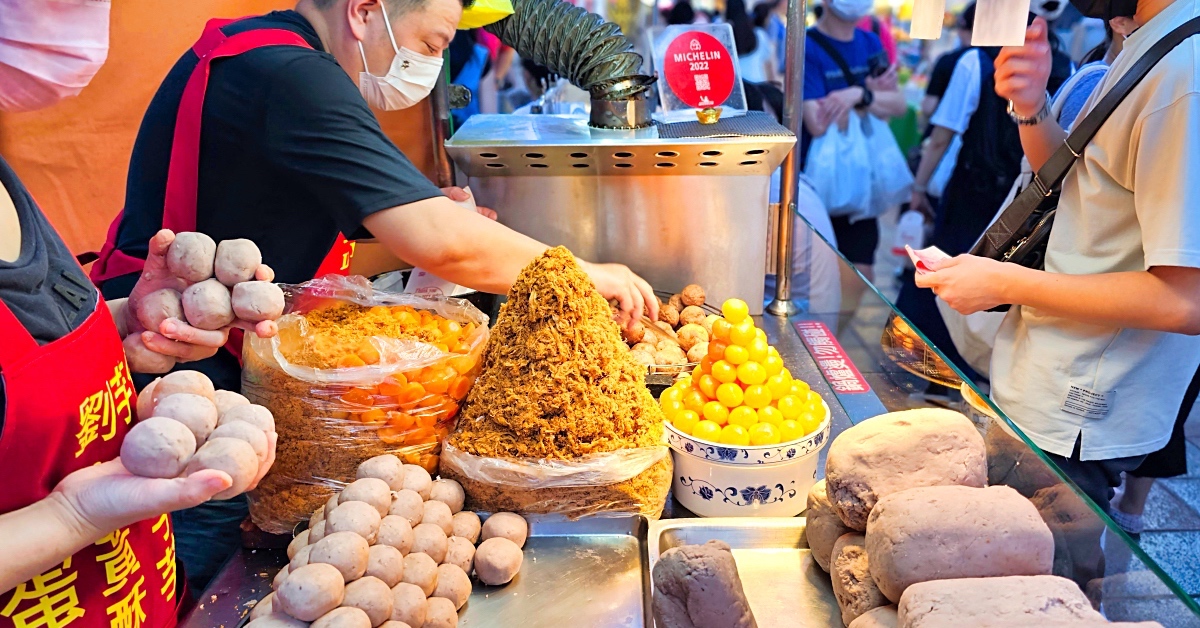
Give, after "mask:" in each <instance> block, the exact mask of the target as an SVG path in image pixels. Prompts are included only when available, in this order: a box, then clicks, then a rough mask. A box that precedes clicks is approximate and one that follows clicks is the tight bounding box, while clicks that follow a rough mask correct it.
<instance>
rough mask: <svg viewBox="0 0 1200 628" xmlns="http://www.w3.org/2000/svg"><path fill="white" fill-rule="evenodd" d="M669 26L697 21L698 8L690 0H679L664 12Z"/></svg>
mask: <svg viewBox="0 0 1200 628" xmlns="http://www.w3.org/2000/svg"><path fill="white" fill-rule="evenodd" d="M663 18H664V19H665V20H666V22H667V25H668V26H673V25H675V24H692V23H694V22H695V21H696V10H695V9H693V8H692V3H691V2H688V0H678V1H677V2H676V3H675V4H674V5H673V6H672V7H671V8H670V10H668V11H665V12H664V13H663Z"/></svg>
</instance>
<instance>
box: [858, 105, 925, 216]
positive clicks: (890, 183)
mask: <svg viewBox="0 0 1200 628" xmlns="http://www.w3.org/2000/svg"><path fill="white" fill-rule="evenodd" d="M862 127H863V137H864V138H865V139H866V146H867V151H868V153H869V155H870V165H871V204H870V205H869V206H868V207H867V210H868V211H867V212H866V213H865V214H863V215H861V216H857V215H856V216H853V218H855V219H858V218H874V217H876V216H879V215H881V214H883V213H884V212H886V211H887V210H888V208H890V207H893V206H895V205H899V204H901V203H907V202H908V201H909V199H910V198H911V197H912V184H913V176H912V172H910V171H909V169H908V162H907V161H906V160H905V159H904V153H903V152H901V150H900V145H899V144H898V143H896V136H895V135H893V134H892V129H891V127H889V126H888V125H887V123H886V122H884V121H883V120H880V119H879V118H877V117H875V116H874V115H871V114H869V113H868V114H865V115H864V116H863V118H862Z"/></svg>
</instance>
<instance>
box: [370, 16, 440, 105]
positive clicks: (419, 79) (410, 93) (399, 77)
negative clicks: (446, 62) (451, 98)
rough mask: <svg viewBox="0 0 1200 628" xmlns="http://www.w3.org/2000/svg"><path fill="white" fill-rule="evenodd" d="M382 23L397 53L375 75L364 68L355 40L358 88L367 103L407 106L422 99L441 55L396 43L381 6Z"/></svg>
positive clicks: (432, 81) (434, 81) (436, 75)
mask: <svg viewBox="0 0 1200 628" xmlns="http://www.w3.org/2000/svg"><path fill="white" fill-rule="evenodd" d="M383 25H384V27H385V28H386V29H387V33H388V38H389V39H391V40H392V50H395V51H396V56H395V57H394V58H393V59H392V66H391V67H390V68H388V72H387V74H385V75H383V76H375V75H374V74H371V73H370V72H369V71H368V70H367V52H366V50H365V49H364V48H363V44H362V41H359V42H358V52H359V53H360V54H361V55H362V60H363V71H362V72H359V74H358V89H359V91H361V92H362V95H363V98H366V99H367V104H368V105H371V106H372V107H374V108H376V109H382V110H383V111H396V110H397V109H407V108H408V107H411V106H413V105H415V104H417V103H418V102H421V100H422V99H424V98H425V97H426V96H428V95H429V92H432V91H433V86H434V85H436V84H437V82H438V78H440V77H441V75H442V58H441V57H430V56H426V55H423V54H419V53H416V52H413V51H412V50H409V49H408V48H400V47H399V46H397V45H396V36H395V35H393V34H392V24H391V22H390V21H389V20H388V15H387V10H386V9H384V10H383Z"/></svg>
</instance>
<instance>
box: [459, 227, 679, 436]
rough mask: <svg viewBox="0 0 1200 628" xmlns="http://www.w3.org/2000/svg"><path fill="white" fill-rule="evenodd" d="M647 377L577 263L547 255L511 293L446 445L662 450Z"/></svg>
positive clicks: (560, 254)
mask: <svg viewBox="0 0 1200 628" xmlns="http://www.w3.org/2000/svg"><path fill="white" fill-rule="evenodd" d="M645 372H646V371H645V368H644V367H642V366H641V365H639V364H638V363H636V362H635V361H634V360H633V358H631V357H630V356H629V350H628V349H627V348H626V345H625V343H624V341H623V340H622V339H621V334H620V330H619V329H618V327H617V324H616V323H615V322H614V321H613V320H612V310H611V309H610V308H609V306H608V303H607V302H606V301H605V300H604V298H603V297H601V296H600V294H599V292H597V291H596V288H595V286H594V285H593V284H592V281H591V279H590V278H588V276H587V275H586V274H584V272H583V270H582V269H581V268H580V267H579V265H578V264H577V263H576V262H575V258H574V256H572V255H571V253H570V251H568V250H567V249H565V248H563V247H557V248H553V249H550V250H548V251H546V252H545V253H544V254H542V256H541V257H539V258H537V259H536V260H534V261H533V262H532V263H531V264H530V265H529V266H527V267H526V268H525V269H524V270H522V271H521V275H520V276H519V277H518V278H517V281H516V283H515V284H513V287H512V290H511V291H510V292H509V294H508V302H507V303H506V304H505V305H504V307H503V308H502V309H501V311H500V316H499V318H498V320H497V322H496V326H495V328H494V329H493V330H492V335H491V338H490V339H489V341H488V345H487V349H486V350H485V352H484V358H483V370H482V372H481V373H480V375H479V378H478V379H477V380H476V381H475V385H474V387H473V388H472V389H471V393H470V394H469V395H468V396H467V399H466V402H465V404H464V405H463V408H462V412H461V414H460V419H459V423H458V429H457V431H455V433H454V434H452V435H451V437H450V443H451V444H453V445H454V446H455V447H457V448H459V449H462V450H464V451H466V452H467V453H470V454H475V455H479V456H490V457H516V458H543V459H569V458H573V457H576V456H581V455H584V454H590V453H603V452H610V451H615V450H618V449H625V448H631V447H654V446H658V445H661V444H662V437H663V420H664V419H663V414H662V410H661V409H659V407H658V405H657V404H656V403H654V398H653V397H652V396H651V395H650V391H649V390H647V389H646V385H645Z"/></svg>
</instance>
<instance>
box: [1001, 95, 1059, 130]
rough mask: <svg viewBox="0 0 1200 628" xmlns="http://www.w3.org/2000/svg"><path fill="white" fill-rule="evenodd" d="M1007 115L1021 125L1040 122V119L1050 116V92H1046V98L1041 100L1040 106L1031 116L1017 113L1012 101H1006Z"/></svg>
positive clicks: (1034, 124)
mask: <svg viewBox="0 0 1200 628" xmlns="http://www.w3.org/2000/svg"><path fill="white" fill-rule="evenodd" d="M1008 117H1010V118H1012V120H1013V122H1016V123H1017V124H1019V125H1021V126H1036V125H1038V124H1041V123H1042V120H1045V119H1046V118H1048V117H1050V92H1046V99H1045V100H1043V101H1042V108H1041V109H1038V112H1037V113H1035V114H1033V115H1032V116H1028V117H1026V116H1023V115H1021V114H1019V113H1017V111H1016V109H1014V108H1013V101H1011V100H1010V101H1008Z"/></svg>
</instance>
